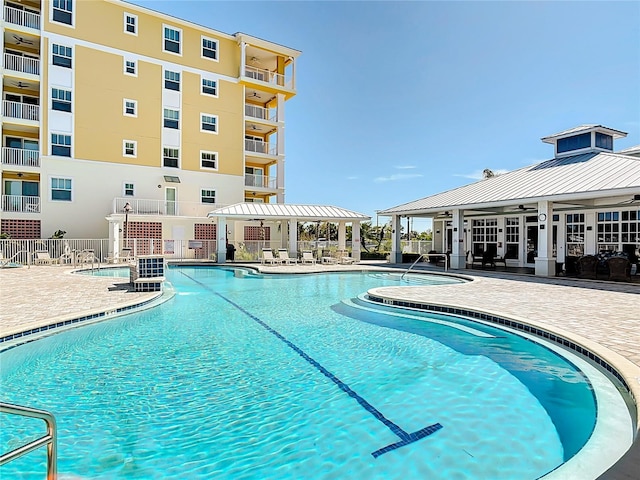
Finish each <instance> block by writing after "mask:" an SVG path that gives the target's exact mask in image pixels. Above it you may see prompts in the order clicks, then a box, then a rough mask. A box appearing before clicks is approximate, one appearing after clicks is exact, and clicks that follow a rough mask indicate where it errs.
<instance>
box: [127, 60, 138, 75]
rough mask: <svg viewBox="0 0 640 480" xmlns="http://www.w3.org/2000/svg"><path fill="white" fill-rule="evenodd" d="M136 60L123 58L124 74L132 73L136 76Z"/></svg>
mask: <svg viewBox="0 0 640 480" xmlns="http://www.w3.org/2000/svg"><path fill="white" fill-rule="evenodd" d="M137 66H138V65H137V62H136V61H135V60H128V59H126V58H125V59H124V73H125V75H132V76H134V77H137V76H138V74H137V73H136V72H137Z"/></svg>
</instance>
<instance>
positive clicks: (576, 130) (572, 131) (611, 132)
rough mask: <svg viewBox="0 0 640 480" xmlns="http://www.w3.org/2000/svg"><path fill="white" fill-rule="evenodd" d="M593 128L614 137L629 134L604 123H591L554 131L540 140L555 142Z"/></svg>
mask: <svg viewBox="0 0 640 480" xmlns="http://www.w3.org/2000/svg"><path fill="white" fill-rule="evenodd" d="M593 130H598V131H601V132H603V133H606V134H608V135H611V136H612V137H613V138H622V137H626V136H627V133H626V132H622V131H620V130H615V129H613V128H609V127H605V126H604V125H597V124H595V123H589V124H585V125H579V126H577V127H573V128H570V129H568V130H563V131H562V132H558V133H554V134H553V135H547V136H546V137H542V138H541V139H540V140H542V141H543V142H545V143H555V141H556V140H557V139H559V138H562V137H567V136H570V135H576V134H578V133H586V132H591V131H593Z"/></svg>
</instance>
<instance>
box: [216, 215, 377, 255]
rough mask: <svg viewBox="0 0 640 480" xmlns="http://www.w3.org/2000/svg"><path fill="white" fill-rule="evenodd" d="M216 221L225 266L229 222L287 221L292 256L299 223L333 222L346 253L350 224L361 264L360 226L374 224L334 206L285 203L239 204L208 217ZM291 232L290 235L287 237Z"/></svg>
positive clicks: (294, 253)
mask: <svg viewBox="0 0 640 480" xmlns="http://www.w3.org/2000/svg"><path fill="white" fill-rule="evenodd" d="M207 216H208V217H209V218H216V219H217V223H218V228H217V233H216V237H217V238H216V243H217V258H218V263H224V262H225V261H226V258H227V238H226V232H227V222H229V221H237V220H240V221H242V220H245V221H248V220H253V221H261V222H277V221H281V222H283V221H286V222H288V224H289V228H288V229H285V228H283V229H282V235H283V237H282V239H283V244H286V245H287V249H288V250H289V254H290V255H296V254H297V250H298V228H297V224H298V222H333V223H337V224H338V248H339V249H341V250H344V249H346V244H347V223H351V228H352V247H351V248H352V252H351V256H352V257H353V259H354V260H355V261H360V223H361V222H364V221H368V220H371V217H369V216H367V215H364V214H362V213H358V212H354V211H352V210H347V209H345V208H340V207H334V206H331V205H297V204H285V203H236V204H234V205H229V206H226V207H221V208H217V209H215V210H212V211H211V212H209V214H208V215H207ZM287 230H288V233H287Z"/></svg>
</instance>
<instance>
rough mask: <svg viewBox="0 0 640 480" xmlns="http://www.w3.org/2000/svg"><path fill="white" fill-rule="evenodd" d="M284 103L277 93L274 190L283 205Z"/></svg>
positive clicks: (283, 99) (283, 98)
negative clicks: (276, 190)
mask: <svg viewBox="0 0 640 480" xmlns="http://www.w3.org/2000/svg"><path fill="white" fill-rule="evenodd" d="M284 102H285V97H284V95H283V94H282V93H279V94H278V95H277V98H276V121H277V122H278V133H277V135H276V142H277V145H276V148H277V154H278V160H277V163H276V188H277V189H278V194H277V199H278V203H284Z"/></svg>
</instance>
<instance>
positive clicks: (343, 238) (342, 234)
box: [338, 222, 347, 250]
mask: <svg viewBox="0 0 640 480" xmlns="http://www.w3.org/2000/svg"><path fill="white" fill-rule="evenodd" d="M346 249H347V224H346V223H345V222H338V250H346Z"/></svg>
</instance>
